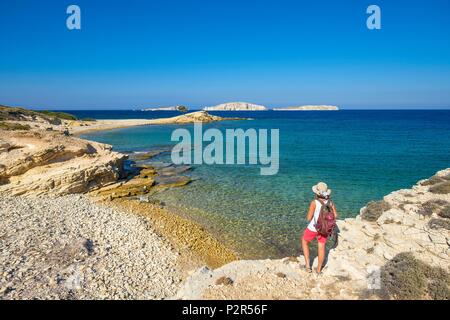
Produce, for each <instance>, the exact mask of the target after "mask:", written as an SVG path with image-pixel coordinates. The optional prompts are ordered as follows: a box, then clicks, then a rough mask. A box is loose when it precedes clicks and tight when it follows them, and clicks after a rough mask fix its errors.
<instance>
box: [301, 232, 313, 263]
mask: <svg viewBox="0 0 450 320" xmlns="http://www.w3.org/2000/svg"><path fill="white" fill-rule="evenodd" d="M302 249H303V257H305V264H306V268H308V269H310V268H311V267H310V265H309V242H307V241H306V240H305V239H303V238H302Z"/></svg>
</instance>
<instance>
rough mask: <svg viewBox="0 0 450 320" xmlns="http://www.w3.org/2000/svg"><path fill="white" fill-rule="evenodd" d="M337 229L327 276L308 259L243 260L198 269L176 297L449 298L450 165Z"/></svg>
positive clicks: (393, 193) (373, 204)
mask: <svg viewBox="0 0 450 320" xmlns="http://www.w3.org/2000/svg"><path fill="white" fill-rule="evenodd" d="M338 227H339V230H340V231H339V241H338V244H337V246H336V247H335V248H332V249H331V250H329V251H328V257H327V262H326V266H325V268H324V271H323V274H321V275H317V274H314V273H313V274H311V273H308V272H307V271H306V270H305V268H304V260H303V257H302V256H300V257H290V258H285V259H281V260H247V261H242V260H241V261H235V262H232V263H230V264H227V265H224V266H222V267H220V268H218V269H215V270H211V269H209V268H207V267H202V268H199V269H198V270H197V271H196V272H195V273H193V274H192V275H191V276H190V277H189V278H188V279H187V280H186V281H185V282H184V284H183V287H182V288H181V289H180V291H179V292H178V293H177V298H179V299H438V300H448V299H450V290H449V288H450V168H448V169H445V170H442V171H440V172H438V173H437V174H436V175H435V176H433V177H432V178H430V179H427V180H422V181H419V182H418V184H417V185H415V186H414V187H413V188H412V189H404V190H399V191H395V192H392V193H391V194H389V195H387V196H385V197H384V199H383V200H380V201H377V202H371V203H369V204H368V205H367V206H366V207H364V208H362V209H361V212H360V215H358V216H357V217H356V218H349V219H345V220H340V221H338ZM316 263H317V258H316V259H315V260H314V264H313V265H316Z"/></svg>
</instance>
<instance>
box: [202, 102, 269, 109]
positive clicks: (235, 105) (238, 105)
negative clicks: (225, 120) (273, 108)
mask: <svg viewBox="0 0 450 320" xmlns="http://www.w3.org/2000/svg"><path fill="white" fill-rule="evenodd" d="M203 110H205V111H267V110H269V109H268V108H267V107H265V106H261V105H257V104H253V103H248V102H226V103H222V104H219V105H216V106H212V107H204V108H203Z"/></svg>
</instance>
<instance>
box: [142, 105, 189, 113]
mask: <svg viewBox="0 0 450 320" xmlns="http://www.w3.org/2000/svg"><path fill="white" fill-rule="evenodd" d="M141 111H180V112H188V111H189V108H188V107H186V106H183V105H177V106H168V107H155V108H143V109H141Z"/></svg>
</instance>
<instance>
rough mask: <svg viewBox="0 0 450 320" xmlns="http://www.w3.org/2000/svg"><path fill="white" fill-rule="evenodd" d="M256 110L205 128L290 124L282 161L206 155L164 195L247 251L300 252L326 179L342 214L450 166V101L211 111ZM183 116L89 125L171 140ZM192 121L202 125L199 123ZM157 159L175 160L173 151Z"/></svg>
mask: <svg viewBox="0 0 450 320" xmlns="http://www.w3.org/2000/svg"><path fill="white" fill-rule="evenodd" d="M70 112H71V113H73V114H75V115H77V116H78V117H80V118H83V117H93V118H97V119H132V118H134V119H137V118H161V117H171V116H174V115H178V114H179V113H178V112H169V111H165V112H163V111H160V112H141V111H70ZM211 113H212V114H216V115H221V116H237V117H249V118H253V120H250V121H224V122H218V123H211V124H207V125H204V128H205V129H206V128H211V127H214V128H218V129H220V130H222V131H223V130H224V129H226V128H242V129H244V130H245V129H247V128H255V129H260V128H266V129H279V130H280V170H279V173H278V174H277V175H274V176H261V175H260V174H259V173H260V172H259V167H258V166H256V167H255V166H249V165H231V166H230V165H214V166H210V165H198V166H194V167H193V170H192V171H191V172H190V173H189V175H191V176H192V177H194V178H196V180H195V181H194V182H193V183H191V184H190V185H188V186H186V187H183V188H178V189H171V190H169V191H165V192H163V193H160V194H158V195H157V197H158V198H160V199H162V200H164V201H165V202H166V203H167V204H168V205H170V206H172V207H174V208H177V209H179V212H181V214H183V215H186V216H188V217H189V218H191V219H193V220H195V221H197V222H199V223H200V224H202V225H203V226H204V227H205V228H206V229H207V230H209V231H210V232H211V233H213V234H214V235H216V236H217V237H218V238H219V239H220V240H222V241H223V242H225V243H226V244H228V245H229V246H231V247H232V248H234V249H235V250H236V251H238V252H239V253H240V254H241V256H242V257H251V258H267V257H281V256H285V255H292V254H296V253H297V251H298V247H299V244H298V241H299V238H300V233H301V232H302V229H303V228H304V227H305V225H306V221H305V215H306V210H307V207H308V204H309V202H310V201H311V199H312V197H313V194H312V192H311V186H312V185H314V184H315V183H317V182H319V181H325V182H326V183H328V185H329V186H330V187H331V188H332V190H333V194H332V196H333V199H334V201H335V203H336V205H337V208H338V212H339V214H340V216H341V217H354V216H356V215H357V214H358V213H359V209H360V208H361V207H362V206H364V205H365V204H366V203H367V202H368V201H370V200H374V199H380V198H382V197H383V196H384V195H386V194H388V193H390V192H391V191H394V190H397V189H401V188H409V187H411V185H413V184H415V183H416V182H417V181H418V180H419V179H423V178H427V177H430V176H431V175H433V174H434V173H435V172H436V171H438V170H441V169H444V168H446V167H449V166H450V111H448V110H447V111H446V110H439V111H419V110H416V111H356V110H352V111H350V110H348V111H345V110H344V111H338V112H295V111H285V112H282V111H264V112H211ZM178 127H180V126H177V125H164V126H144V127H134V128H125V129H116V130H111V131H104V132H94V133H89V134H85V135H84V136H83V137H84V138H88V139H91V140H95V141H100V142H105V143H108V144H111V145H113V146H114V149H115V150H117V151H125V152H132V151H145V150H150V149H152V148H155V147H161V146H162V147H165V148H166V147H170V146H171V145H174V144H175V143H176V142H171V141H170V136H171V134H172V131H173V130H174V129H176V128H178ZM183 127H185V128H188V129H190V130H191V129H192V125H184V126H183ZM152 161H156V162H163V163H170V156H169V155H168V154H163V155H161V156H159V157H157V158H156V159H153V160H152Z"/></svg>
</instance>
